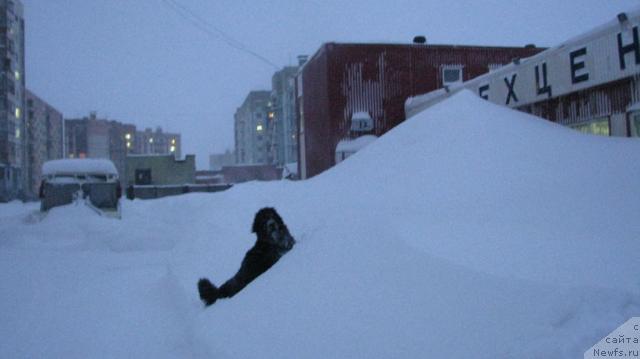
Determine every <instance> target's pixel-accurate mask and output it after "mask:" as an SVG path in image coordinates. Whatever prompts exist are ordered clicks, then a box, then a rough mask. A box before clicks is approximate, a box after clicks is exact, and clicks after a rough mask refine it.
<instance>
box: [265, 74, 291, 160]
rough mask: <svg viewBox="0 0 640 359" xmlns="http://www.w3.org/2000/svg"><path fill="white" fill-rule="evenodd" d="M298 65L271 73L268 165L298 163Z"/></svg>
mask: <svg viewBox="0 0 640 359" xmlns="http://www.w3.org/2000/svg"><path fill="white" fill-rule="evenodd" d="M297 72H298V67H297V66H287V67H285V68H283V69H282V70H280V71H278V72H276V73H275V74H273V77H272V79H271V84H272V86H271V101H270V106H269V112H268V113H267V118H268V121H267V130H268V132H269V134H268V154H269V158H268V159H269V163H271V164H275V165H284V164H286V163H292V162H297V161H298V146H297V144H298V141H297V139H296V135H297V125H296V102H295V100H296V99H295V76H296V74H297Z"/></svg>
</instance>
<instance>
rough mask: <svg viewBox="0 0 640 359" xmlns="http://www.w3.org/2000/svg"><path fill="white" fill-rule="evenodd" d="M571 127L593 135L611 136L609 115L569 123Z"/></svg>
mask: <svg viewBox="0 0 640 359" xmlns="http://www.w3.org/2000/svg"><path fill="white" fill-rule="evenodd" d="M569 127H571V128H573V129H575V130H578V131H580V132H584V133H590V134H592V135H600V136H609V135H610V134H611V126H610V124H609V117H598V118H595V119H593V120H591V121H587V122H581V123H577V124H573V125H569Z"/></svg>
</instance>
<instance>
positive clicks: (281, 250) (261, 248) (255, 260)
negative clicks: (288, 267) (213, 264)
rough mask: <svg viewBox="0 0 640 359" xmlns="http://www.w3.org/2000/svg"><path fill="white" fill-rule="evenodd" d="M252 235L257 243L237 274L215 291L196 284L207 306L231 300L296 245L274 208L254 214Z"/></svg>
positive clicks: (203, 282)
mask: <svg viewBox="0 0 640 359" xmlns="http://www.w3.org/2000/svg"><path fill="white" fill-rule="evenodd" d="M251 230H252V232H253V233H255V234H256V237H257V240H256V243H255V244H254V245H253V247H252V248H251V249H250V250H249V251H248V252H247V254H245V256H244V259H243V260H242V265H241V266H240V269H239V270H238V273H236V275H234V276H233V277H232V278H231V279H229V280H228V281H227V282H225V283H224V284H223V285H222V286H220V288H217V287H216V286H215V285H214V284H212V283H211V282H210V281H209V280H208V279H206V278H202V279H200V281H199V282H198V291H199V293H200V299H202V301H203V302H204V303H205V305H207V306H209V305H212V304H213V303H215V302H216V300H218V299H219V298H230V297H233V296H234V295H236V293H238V292H239V291H240V290H242V289H243V288H244V287H246V286H247V285H248V284H249V283H251V282H252V281H253V280H254V279H256V278H257V277H258V276H259V275H260V274H262V273H264V272H265V271H266V270H267V269H269V268H271V266H273V265H274V264H275V263H276V262H277V261H278V260H279V259H280V257H282V256H283V255H284V254H285V253H287V252H288V251H289V250H291V248H293V245H294V244H295V242H296V241H295V239H293V237H292V236H291V234H290V233H289V229H288V228H287V226H286V224H285V223H284V221H283V220H282V218H281V217H280V215H279V214H278V212H276V210H275V209H274V208H270V207H265V208H262V209H261V210H259V211H258V213H256V216H255V218H254V220H253V226H252V229H251Z"/></svg>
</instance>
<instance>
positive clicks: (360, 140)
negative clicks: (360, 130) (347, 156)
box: [336, 135, 378, 153]
mask: <svg viewBox="0 0 640 359" xmlns="http://www.w3.org/2000/svg"><path fill="white" fill-rule="evenodd" d="M377 138H378V137H376V136H374V135H364V136H360V137H357V138H354V139H345V140H342V141H340V142H338V145H337V146H336V152H347V153H355V152H358V151H360V150H361V149H363V148H364V147H366V146H367V145H369V144H370V143H372V142H373V141H375V140H376V139H377Z"/></svg>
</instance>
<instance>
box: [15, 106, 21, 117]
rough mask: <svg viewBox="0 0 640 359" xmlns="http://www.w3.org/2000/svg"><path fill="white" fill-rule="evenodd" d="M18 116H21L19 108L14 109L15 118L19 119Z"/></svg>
mask: <svg viewBox="0 0 640 359" xmlns="http://www.w3.org/2000/svg"><path fill="white" fill-rule="evenodd" d="M20 116H22V111H21V110H20V107H16V118H20Z"/></svg>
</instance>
